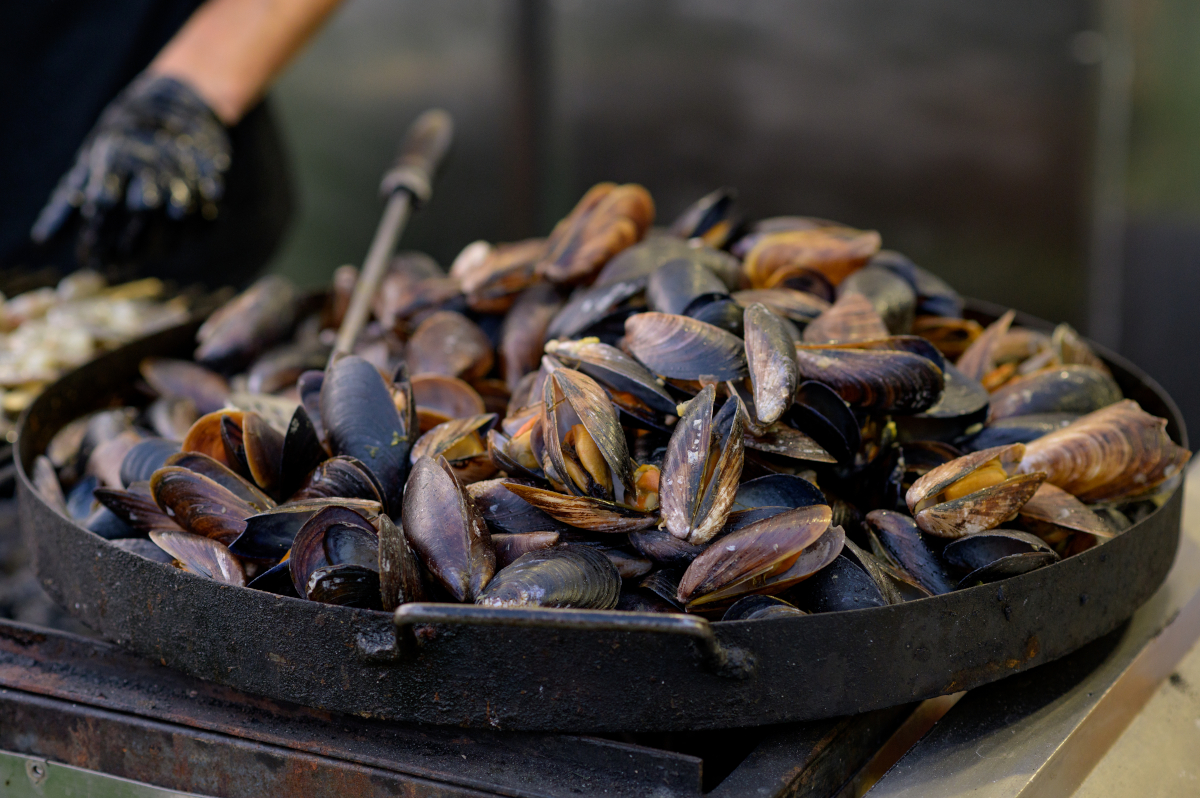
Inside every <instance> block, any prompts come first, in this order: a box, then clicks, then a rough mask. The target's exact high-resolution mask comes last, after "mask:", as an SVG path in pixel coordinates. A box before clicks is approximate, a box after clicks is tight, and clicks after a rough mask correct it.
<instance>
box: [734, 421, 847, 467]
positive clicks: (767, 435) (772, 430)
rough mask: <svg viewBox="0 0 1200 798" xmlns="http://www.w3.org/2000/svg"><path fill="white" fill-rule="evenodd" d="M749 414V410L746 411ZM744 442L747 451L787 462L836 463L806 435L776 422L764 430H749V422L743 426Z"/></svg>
mask: <svg viewBox="0 0 1200 798" xmlns="http://www.w3.org/2000/svg"><path fill="white" fill-rule="evenodd" d="M747 412H749V410H747ZM745 427H746V429H745V437H744V439H743V440H744V442H745V446H746V448H747V449H753V450H754V451H756V452H762V453H763V454H767V455H774V456H776V457H783V458H786V459H788V460H804V461H808V462H813V463H836V462H837V458H836V457H834V456H833V455H832V454H830V453H829V452H827V451H825V449H824V448H823V447H822V446H821V445H820V444H819V443H817V442H816V441H815V440H814V439H813V438H812V437H811V436H810V435H807V434H805V433H803V432H801V431H800V430H798V429H796V428H795V427H793V426H791V425H790V424H788V423H786V422H783V421H776V422H775V423H774V424H770V425H768V426H767V427H765V428H760V429H758V430H754V429H751V423H750V421H747V422H746V425H745Z"/></svg>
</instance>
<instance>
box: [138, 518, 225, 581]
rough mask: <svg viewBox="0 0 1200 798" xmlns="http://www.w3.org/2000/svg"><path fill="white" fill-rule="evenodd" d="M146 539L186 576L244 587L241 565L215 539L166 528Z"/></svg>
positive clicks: (152, 533)
mask: <svg viewBox="0 0 1200 798" xmlns="http://www.w3.org/2000/svg"><path fill="white" fill-rule="evenodd" d="M150 540H152V541H154V544H155V545H156V546H158V547H159V548H160V549H162V550H163V551H165V552H166V553H167V554H170V555H171V556H172V557H174V558H175V560H176V561H177V562H179V564H180V565H181V566H182V567H183V570H185V571H187V572H189V573H193V574H196V575H197V576H203V577H206V578H208V579H212V580H214V581H216V582H222V583H224V584H226V585H237V586H238V587H245V586H246V572H245V570H244V569H243V568H242V564H241V563H240V562H238V559H237V557H234V556H233V555H232V554H230V553H229V549H227V548H225V546H223V545H221V544H220V543H218V542H217V541H215V540H212V539H210V538H204V537H200V536H199V535H193V534H192V533H190V532H184V531H182V530H180V531H174V530H170V529H156V530H152V531H151V532H150Z"/></svg>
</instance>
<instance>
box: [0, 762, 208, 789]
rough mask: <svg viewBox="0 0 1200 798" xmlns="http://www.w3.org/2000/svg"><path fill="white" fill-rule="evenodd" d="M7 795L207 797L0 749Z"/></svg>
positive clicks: (0, 772)
mask: <svg viewBox="0 0 1200 798" xmlns="http://www.w3.org/2000/svg"><path fill="white" fill-rule="evenodd" d="M0 784H2V785H4V796H5V798H204V796H202V795H199V794H197V793H194V792H189V793H183V792H177V791H175V790H165V789H163V788H161V787H155V786H153V785H151V784H144V783H142V782H138V781H130V780H129V779H122V778H119V777H117V776H110V775H108V774H107V773H99V772H97V771H95V770H86V769H84V768H74V767H71V766H70V765H63V764H61V763H59V762H48V761H46V760H45V759H41V758H40V757H34V756H22V755H21V754H13V753H10V752H8V751H0Z"/></svg>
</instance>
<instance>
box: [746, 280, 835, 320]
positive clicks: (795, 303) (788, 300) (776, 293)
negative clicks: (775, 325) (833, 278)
mask: <svg viewBox="0 0 1200 798" xmlns="http://www.w3.org/2000/svg"><path fill="white" fill-rule="evenodd" d="M732 296H733V300H734V301H735V302H737V303H738V304H739V305H741V306H742V307H743V308H748V307H750V306H751V305H753V304H754V303H756V302H757V303H760V304H763V305H766V306H767V307H768V308H769V309H770V310H771V312H772V313H774V314H776V315H779V316H782V317H783V318H785V319H789V320H791V321H792V322H794V323H795V324H797V325H801V326H803V325H807V324H808V323H810V322H811V321H812V320H813V319H815V318H817V317H818V316H820V315H821V314H822V313H824V312H825V311H827V310H829V303H828V302H826V301H825V300H824V299H821V297H819V296H816V295H815V294H809V293H806V292H804V291H797V290H795V289H794V288H750V289H747V290H745V291H734V292H733V294H732Z"/></svg>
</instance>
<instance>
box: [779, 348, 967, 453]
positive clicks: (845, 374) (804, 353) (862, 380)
mask: <svg viewBox="0 0 1200 798" xmlns="http://www.w3.org/2000/svg"><path fill="white" fill-rule="evenodd" d="M796 363H797V367H798V369H799V372H800V377H801V379H803V380H815V381H817V382H821V383H824V384H825V385H827V386H829V387H830V388H832V389H833V390H834V391H835V392H836V393H837V394H838V396H840V397H841V398H842V399H843V400H845V401H846V402H848V403H849V404H850V405H852V406H854V407H857V408H861V409H862V410H864V411H868V412H877V413H897V414H904V413H921V412H923V411H925V410H928V409H929V408H931V407H933V406H934V405H935V404H936V403H937V401H938V399H939V398H941V395H942V389H943V387H944V384H945V383H944V378H943V376H942V372H941V370H940V369H939V368H938V367H937V366H936V365H935V364H934V363H933V362H931V361H930V360H928V359H927V358H924V357H921V356H919V355H914V354H911V353H908V352H899V351H891V350H857V349H808V348H805V347H799V346H798V347H797V348H796ZM801 429H803V427H801ZM805 431H806V432H809V434H810V435H812V434H813V433H812V432H811V431H809V430H805ZM813 437H814V438H816V439H817V442H818V443H822V445H824V443H823V442H822V441H821V439H820V438H817V436H816V435H813ZM826 448H827V449H828V447H826ZM835 456H836V453H835Z"/></svg>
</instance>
